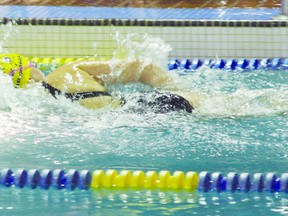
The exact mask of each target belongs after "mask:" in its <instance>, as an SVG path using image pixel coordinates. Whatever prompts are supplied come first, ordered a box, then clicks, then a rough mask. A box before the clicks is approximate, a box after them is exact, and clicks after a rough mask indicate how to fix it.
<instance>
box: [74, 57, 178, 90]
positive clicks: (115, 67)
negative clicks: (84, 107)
mask: <svg viewBox="0 0 288 216" xmlns="http://www.w3.org/2000/svg"><path fill="white" fill-rule="evenodd" d="M75 66H76V67H77V68H79V69H81V70H83V71H85V72H87V73H89V74H90V75H92V76H93V77H94V78H95V79H99V77H101V76H102V75H108V74H111V73H113V72H115V74H117V71H121V73H120V75H119V76H115V75H113V79H110V80H109V81H110V82H112V83H116V82H119V83H124V84H125V83H131V82H142V83H145V84H147V85H150V86H152V87H167V88H171V89H173V90H175V86H173V84H172V82H171V79H170V77H169V76H168V74H167V73H165V72H164V71H163V70H162V69H161V68H160V67H158V66H156V65H154V64H148V65H146V66H144V65H143V62H141V61H139V60H135V61H127V62H125V61H124V62H123V61H113V62H109V61H85V62H79V63H76V64H75Z"/></svg>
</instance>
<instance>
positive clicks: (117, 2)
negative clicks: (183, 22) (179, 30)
mask: <svg viewBox="0 0 288 216" xmlns="http://www.w3.org/2000/svg"><path fill="white" fill-rule="evenodd" d="M280 2H281V0H222V1H220V0H169V1H167V0H61V1H60V0H56V1H55V0H21V1H15V0H2V1H1V2H0V5H30V6H96V7H136V8H139V7H140V8H210V7H211V8H233V7H239V8H247V7H249V8H262V7H265V8H275V7H280Z"/></svg>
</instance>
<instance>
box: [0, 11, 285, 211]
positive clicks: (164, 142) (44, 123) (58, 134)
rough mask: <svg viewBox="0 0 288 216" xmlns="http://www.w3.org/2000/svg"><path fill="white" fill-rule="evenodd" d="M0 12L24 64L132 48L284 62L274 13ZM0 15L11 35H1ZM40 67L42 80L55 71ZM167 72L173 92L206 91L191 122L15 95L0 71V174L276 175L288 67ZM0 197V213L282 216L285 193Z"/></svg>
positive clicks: (280, 169)
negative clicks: (25, 59) (28, 59)
mask: <svg viewBox="0 0 288 216" xmlns="http://www.w3.org/2000/svg"><path fill="white" fill-rule="evenodd" d="M0 10H1V12H3V13H2V15H1V17H2V16H3V17H2V19H1V23H4V24H6V23H8V25H7V24H6V27H5V28H2V31H1V33H3V32H4V35H5V33H6V32H7V27H8V30H9V31H8V34H6V35H5V39H8V38H9V39H8V40H3V41H1V45H2V46H3V48H4V49H5V50H6V51H10V52H20V53H23V54H26V55H28V56H34V57H53V58H55V57H72V58H74V57H83V56H89V57H91V56H95V55H99V56H104V57H106V58H107V57H109V58H110V57H111V56H114V57H115V56H118V57H123V56H122V55H123V54H125V55H126V57H127V56H128V57H129V58H130V57H133V55H135V54H136V55H138V57H139V53H142V54H140V57H141V58H142V59H149V60H151V59H152V60H153V61H155V62H156V63H157V64H162V65H164V66H166V64H167V56H168V51H171V50H172V52H171V53H170V54H172V55H170V57H177V58H182V59H185V58H192V57H197V58H202V60H203V59H205V58H213V59H214V58H217V56H219V58H226V60H228V58H235V59H238V58H243V57H247V58H272V57H287V50H288V49H287V43H286V41H287V31H288V28H287V26H288V24H287V21H277V20H273V18H274V17H275V16H277V15H278V14H279V9H277V8H272V9H238V8H228V9H223V8H220V9H209V8H203V9H199V10H198V9H195V10H194V9H189V10H180V9H179V10H178V9H177V10H170V9H167V10H165V9H163V10H161V9H160V10H158V9H147V10H140V12H141V13H140V12H139V10H136V11H135V10H133V9H132V8H122V9H121V8H81V7H79V8H75V7H29V6H28V7H21V6H20V7H18V6H16V7H6V6H4V7H1V8H0ZM95 14H96V15H97V16H96V15H95ZM243 14H245V18H247V19H248V20H243ZM10 19H15V21H14V23H17V27H15V26H12V27H13V29H16V31H17V32H18V34H14V32H13V31H11V32H10V29H9V28H10V27H11V26H10V24H11V23H10ZM191 19H193V20H191ZM159 20H160V21H159ZM2 27H3V25H2ZM79 29H80V30H81V31H79ZM10 33H11V34H10ZM143 33H147V35H145V36H144V37H142V36H139V35H142V34H143ZM135 36H136V38H135ZM131 40H132V41H131ZM139 41H144V43H141V42H139ZM164 41H165V42H166V43H165V42H164ZM96 42H97V43H96ZM172 48H173V49H172ZM115 52H116V53H115ZM46 60H47V59H44V60H43V62H46ZM50 60H51V59H50ZM218 60H219V59H218ZM40 66H41V67H42V69H43V70H46V72H47V73H49V70H50V69H51V67H55V66H56V65H55V64H52V65H50V64H47V65H40ZM169 73H174V75H175V79H178V80H179V86H181V87H182V88H183V89H186V90H187V89H188V90H191V91H195V92H201V93H203V94H204V95H206V96H207V98H208V99H206V100H204V101H203V103H202V105H201V106H200V108H199V109H197V110H195V112H194V113H193V114H192V115H190V114H187V113H170V114H165V115H162V114H153V113H149V112H148V113H145V114H139V113H138V114H137V113H133V112H132V113H131V112H130V111H129V107H128V108H127V107H124V108H122V109H119V110H116V111H111V110H102V111H97V112H95V111H91V110H87V109H85V108H83V107H81V106H80V105H78V104H77V103H71V102H70V101H67V100H66V99H65V98H59V99H58V100H55V99H54V98H53V97H51V96H50V95H49V94H48V93H47V92H45V91H44V90H43V88H42V87H41V85H38V84H35V85H32V86H31V88H29V89H26V90H24V91H23V90H19V89H15V88H13V87H12V85H11V80H10V79H8V78H7V77H4V76H3V75H2V74H1V75H0V92H1V96H0V97H1V99H0V101H1V102H0V124H1V131H0V137H1V141H0V146H1V150H0V152H1V153H0V154H1V159H2V160H1V168H5V167H8V168H11V169H12V170H13V171H14V170H16V169H17V168H25V169H27V170H30V169H38V170H42V169H51V170H56V169H63V170H65V171H68V170H69V169H77V170H79V171H80V170H90V171H93V170H96V169H97V170H98V169H100V170H108V169H116V170H118V171H120V170H125V169H127V170H131V171H134V170H143V171H151V170H152V171H157V172H159V171H160V170H169V171H170V172H171V173H172V172H174V171H177V170H180V171H183V172H187V171H196V172H200V171H209V172H211V173H213V172H222V173H223V174H224V175H227V173H228V172H237V173H243V172H248V173H251V174H253V173H257V172H259V173H267V172H275V173H276V174H277V175H278V177H279V175H280V174H281V173H286V172H287V169H286V166H285V165H286V164H287V145H288V138H287V129H288V124H287V122H288V121H287V112H288V105H287V101H288V100H287V99H288V98H287V95H288V94H287V92H288V86H287V69H285V70H284V68H281V67H279V68H275V69H273V70H272V68H271V67H270V68H269V67H264V68H262V69H257V70H247V71H242V70H233V71H230V70H227V69H224V70H219V69H211V68H209V67H201V68H200V69H198V70H196V71H189V72H187V71H184V70H180V71H177V70H176V71H170V72H169ZM109 88H110V90H111V91H112V90H113V91H115V92H117V93H118V94H120V95H126V94H127V93H129V94H131V95H132V96H133V95H139V94H140V93H139V92H141V91H142V90H150V88H149V87H147V86H144V85H140V84H131V85H128V86H123V85H114V86H110V87H109ZM128 98H129V97H128ZM0 190H1V198H0V200H1V205H0V211H1V214H2V215H33V214H34V215H35V214H37V215H104V214H105V215H115V213H117V214H119V215H191V214H196V215H243V212H244V211H245V214H246V215H274V214H275V215H278V214H287V202H288V200H287V194H285V193H270V192H267V191H265V192H263V193H258V192H255V191H254V192H249V193H245V192H243V191H242V192H240V191H237V192H235V193H230V192H223V193H217V192H215V191H212V192H209V193H204V192H201V191H195V192H191V191H185V190H173V189H169V190H168V189H151V188H150V189H149V188H148V189H147V188H146V189H133V188H124V189H119V188H118V189H117V188H112V189H105V188H99V189H96V190H92V189H90V190H88V191H83V190H79V189H76V190H73V191H71V190H66V189H64V190H55V189H53V188H51V189H50V190H43V189H40V188H38V189H36V190H31V189H30V188H29V187H28V186H27V187H24V188H23V189H19V188H14V187H12V188H9V189H8V188H5V187H0Z"/></svg>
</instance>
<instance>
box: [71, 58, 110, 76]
mask: <svg viewBox="0 0 288 216" xmlns="http://www.w3.org/2000/svg"><path fill="white" fill-rule="evenodd" d="M74 66H75V67H76V68H79V69H80V70H82V71H85V72H87V73H88V74H90V75H91V76H93V77H94V78H98V77H99V76H101V75H106V74H110V73H111V72H112V71H111V67H110V65H109V62H108V61H82V62H78V63H75V65H74Z"/></svg>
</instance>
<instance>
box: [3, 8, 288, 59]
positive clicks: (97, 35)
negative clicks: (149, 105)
mask: <svg viewBox="0 0 288 216" xmlns="http://www.w3.org/2000/svg"><path fill="white" fill-rule="evenodd" d="M13 7H14V8H13ZM57 8H58V9H57ZM59 8H60V9H62V8H64V7H62V8H61V7H36V6H35V7H30V8H29V6H21V7H20V6H2V7H0V12H2V13H1V14H2V19H1V17H0V22H1V23H2V24H6V25H2V29H1V30H0V35H1V36H2V37H3V35H5V32H7V23H9V22H10V21H11V20H14V23H16V25H17V27H16V28H15V29H16V31H17V33H12V34H11V36H10V37H9V39H8V40H6V41H4V43H3V45H2V46H3V49H4V51H7V52H18V53H21V54H25V55H28V56H38V57H83V56H89V57H91V56H95V55H98V56H102V57H111V56H112V55H113V52H114V51H115V49H116V47H117V44H116V41H115V35H116V32H119V33H120V34H121V35H123V36H125V35H127V34H135V37H134V38H136V40H137V38H138V39H139V40H140V38H141V37H142V36H141V35H143V34H146V33H147V34H149V35H151V36H155V37H160V38H161V39H163V40H164V41H165V42H166V43H168V44H170V45H171V47H172V48H173V51H172V52H171V53H170V57H171V58H174V57H175V58H180V59H181V58H193V57H197V58H218V57H219V58H243V57H245V58H273V57H287V56H288V43H287V39H288V21H287V20H285V19H284V20H281V19H278V20H277V16H278V15H279V13H280V9H266V10H263V9H262V10H257V9H254V10H251V9H250V10H249V9H234V10H233V9H226V10H225V9H202V10H200V9H171V10H167V9H157V10H153V11H151V10H148V9H143V10H141V9H135V8H134V9H133V11H131V10H129V11H126V10H127V9H125V8H122V9H121V8H118V9H117V11H111V10H116V8H114V9H113V8H103V10H101V13H102V14H99V11H95V8H94V9H93V10H92V11H86V10H88V9H85V10H84V8H81V7H79V8H80V9H83V10H80V9H79V10H77V9H75V7H65V8H66V9H65V10H68V11H70V12H69V13H68V12H65V13H64V12H63V13H61V10H60V11H59ZM13 9H15V11H16V12H15V13H14V14H13V13H11V11H12V10H13ZM24 9H25V10H24ZM96 9H98V10H100V9H99V8H96ZM53 10H55V11H53ZM7 11H8V12H9V11H10V12H9V13H8V12H7ZM13 11H14V10H13ZM17 11H18V12H17ZM19 11H20V12H19ZM33 11H34V12H33ZM36 11H37V13H36ZM41 11H42V13H41ZM105 11H106V12H107V14H105ZM44 12H45V13H44ZM73 12H74V13H73ZM128 12H129V13H128ZM57 13H59V14H57ZM141 13H142V14H141ZM31 14H32V15H31ZM52 14H54V15H52ZM67 14H68V15H67ZM83 14H85V15H86V16H83ZM87 14H88V15H87ZM109 14H110V15H109ZM111 14H112V15H111ZM115 14H118V15H117V16H116V15H115ZM127 14H128V15H127ZM129 14H130V15H129ZM131 14H132V15H131ZM167 14H168V15H167ZM211 14H212V15H211ZM93 15H94V16H93ZM118 16H119V17H118ZM121 16H122V17H123V18H121ZM93 17H94V18H93ZM111 17H112V18H111ZM149 17H150V18H149ZM173 17H174V18H173ZM1 36H0V37H1Z"/></svg>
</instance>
